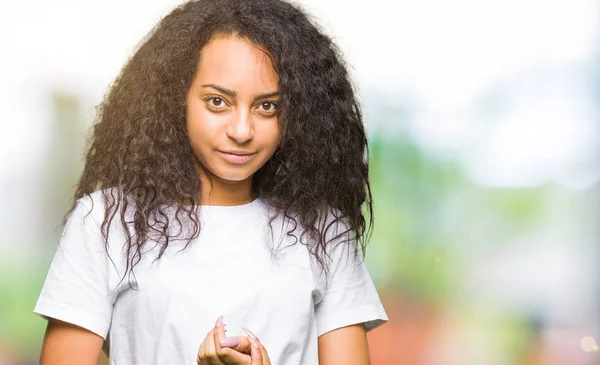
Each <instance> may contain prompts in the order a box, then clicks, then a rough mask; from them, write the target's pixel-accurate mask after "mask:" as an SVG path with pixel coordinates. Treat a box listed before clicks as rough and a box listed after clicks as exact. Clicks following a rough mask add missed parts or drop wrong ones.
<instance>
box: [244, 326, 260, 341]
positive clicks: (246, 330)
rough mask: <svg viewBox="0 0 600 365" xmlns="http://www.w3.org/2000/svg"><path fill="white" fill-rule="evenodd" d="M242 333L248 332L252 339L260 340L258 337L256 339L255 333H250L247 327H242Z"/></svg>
mask: <svg viewBox="0 0 600 365" xmlns="http://www.w3.org/2000/svg"><path fill="white" fill-rule="evenodd" d="M242 331H244V332H246V334H247V335H248V336H250V338H251V339H253V340H258V337H256V335H255V334H254V333H252V331H250V330H249V329H247V328H246V327H242Z"/></svg>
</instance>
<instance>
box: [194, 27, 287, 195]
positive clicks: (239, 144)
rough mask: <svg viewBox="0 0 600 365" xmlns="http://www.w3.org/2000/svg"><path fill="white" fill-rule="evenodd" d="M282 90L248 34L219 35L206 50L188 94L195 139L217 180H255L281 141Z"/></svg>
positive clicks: (206, 166)
mask: <svg viewBox="0 0 600 365" xmlns="http://www.w3.org/2000/svg"><path fill="white" fill-rule="evenodd" d="M279 100H280V96H279V90H278V84H277V75H276V73H275V70H274V68H273V65H272V64H271V61H270V59H269V57H267V56H266V54H265V53H264V52H263V51H261V50H260V49H258V48H256V46H255V45H254V44H252V43H251V42H250V41H248V40H245V39H240V38H237V37H234V36H230V37H217V38H214V39H213V40H212V41H211V42H209V43H208V44H207V45H206V46H205V47H204V48H203V49H202V52H201V57H200V62H199V66H198V72H197V74H196V77H195V79H194V80H193V82H192V86H191V88H190V90H189V92H188V95H187V129H188V134H189V139H190V142H191V145H192V148H193V150H194V153H195V154H196V156H197V157H198V160H199V161H200V163H201V164H202V167H204V169H205V170H206V171H201V172H200V174H201V178H206V177H208V178H209V179H210V180H211V182H212V184H213V186H214V184H215V183H231V182H239V183H244V184H251V182H252V175H253V174H254V173H255V172H256V171H257V170H258V169H259V168H260V167H261V166H263V165H264V164H265V163H266V162H267V160H269V158H271V156H272V155H273V153H274V152H275V149H276V148H277V144H278V142H279V123H278V108H279Z"/></svg>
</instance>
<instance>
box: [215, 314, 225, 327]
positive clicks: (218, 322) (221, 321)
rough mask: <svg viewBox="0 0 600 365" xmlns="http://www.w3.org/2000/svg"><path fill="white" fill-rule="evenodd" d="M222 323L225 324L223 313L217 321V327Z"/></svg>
mask: <svg viewBox="0 0 600 365" xmlns="http://www.w3.org/2000/svg"><path fill="white" fill-rule="evenodd" d="M222 324H223V315H221V316H219V318H217V322H216V323H215V328H216V327H219V326H220V325H222Z"/></svg>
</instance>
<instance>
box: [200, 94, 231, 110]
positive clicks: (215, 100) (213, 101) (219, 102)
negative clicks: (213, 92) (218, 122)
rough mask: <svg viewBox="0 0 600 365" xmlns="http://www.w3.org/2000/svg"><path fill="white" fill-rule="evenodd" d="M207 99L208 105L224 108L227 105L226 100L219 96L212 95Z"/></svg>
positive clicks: (214, 107)
mask: <svg viewBox="0 0 600 365" xmlns="http://www.w3.org/2000/svg"><path fill="white" fill-rule="evenodd" d="M205 100H206V102H207V103H208V106H210V107H211V108H213V109H223V108H225V107H226V106H227V103H226V102H225V100H223V99H222V98H220V97H218V96H211V97H210V98H206V99H205Z"/></svg>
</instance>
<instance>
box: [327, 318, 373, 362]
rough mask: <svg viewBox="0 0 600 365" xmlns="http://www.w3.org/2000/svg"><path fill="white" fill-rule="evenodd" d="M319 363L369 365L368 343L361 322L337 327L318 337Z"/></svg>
mask: <svg viewBox="0 0 600 365" xmlns="http://www.w3.org/2000/svg"><path fill="white" fill-rule="evenodd" d="M319 364H320V365H342V364H343V365H369V364H370V360H369V344H368V343H367V333H366V331H365V326H364V325H363V324H355V325H352V326H347V327H342V328H338V329H336V330H333V331H330V332H327V333H324V334H323V335H321V336H320V337H319Z"/></svg>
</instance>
